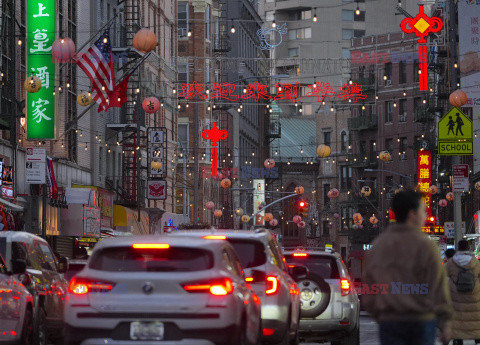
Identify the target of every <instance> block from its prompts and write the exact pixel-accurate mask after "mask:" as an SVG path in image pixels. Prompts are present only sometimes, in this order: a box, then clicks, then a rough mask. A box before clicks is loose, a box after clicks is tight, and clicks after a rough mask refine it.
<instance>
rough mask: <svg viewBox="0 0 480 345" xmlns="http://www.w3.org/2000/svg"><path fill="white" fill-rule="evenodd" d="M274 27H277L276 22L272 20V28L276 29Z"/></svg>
mask: <svg viewBox="0 0 480 345" xmlns="http://www.w3.org/2000/svg"><path fill="white" fill-rule="evenodd" d="M276 27H277V22H276V21H275V19H274V20H273V22H272V28H276Z"/></svg>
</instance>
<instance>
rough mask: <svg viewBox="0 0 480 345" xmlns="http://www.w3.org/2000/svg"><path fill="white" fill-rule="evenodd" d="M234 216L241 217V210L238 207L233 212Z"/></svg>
mask: <svg viewBox="0 0 480 345" xmlns="http://www.w3.org/2000/svg"><path fill="white" fill-rule="evenodd" d="M235 214H236V215H237V216H239V217H241V216H243V208H241V207H239V208H237V209H236V210H235Z"/></svg>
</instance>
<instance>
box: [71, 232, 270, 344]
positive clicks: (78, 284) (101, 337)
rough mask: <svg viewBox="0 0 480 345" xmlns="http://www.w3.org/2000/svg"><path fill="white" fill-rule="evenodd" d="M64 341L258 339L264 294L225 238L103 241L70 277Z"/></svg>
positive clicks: (244, 341)
mask: <svg viewBox="0 0 480 345" xmlns="http://www.w3.org/2000/svg"><path fill="white" fill-rule="evenodd" d="M65 323H66V337H65V338H66V342H65V344H66V345H72V344H81V345H97V344H118V345H128V344H142V345H143V344H151V345H154V344H159V345H160V344H162V345H163V344H165V345H167V344H178V345H227V344H228V345H230V344H232V345H246V344H257V343H258V340H259V333H260V327H261V324H260V299H259V298H258V297H257V296H256V295H255V293H254V292H253V291H252V290H250V288H249V287H248V284H247V283H246V282H245V276H244V274H243V270H242V267H241V265H240V261H239V259H238V258H237V255H236V254H235V251H234V249H233V248H232V246H231V245H230V244H229V243H228V242H226V241H209V240H206V239H197V238H190V239H185V238H173V237H171V238H167V237H165V236H163V237H160V236H154V235H150V236H138V237H124V238H116V239H104V240H102V241H101V242H99V243H98V244H97V245H96V246H95V248H94V250H93V252H92V255H91V257H90V258H89V260H88V262H87V265H86V267H85V268H84V269H83V270H82V271H81V272H79V273H78V275H77V276H74V277H73V278H72V280H71V281H70V285H69V289H68V298H67V302H66V306H65Z"/></svg>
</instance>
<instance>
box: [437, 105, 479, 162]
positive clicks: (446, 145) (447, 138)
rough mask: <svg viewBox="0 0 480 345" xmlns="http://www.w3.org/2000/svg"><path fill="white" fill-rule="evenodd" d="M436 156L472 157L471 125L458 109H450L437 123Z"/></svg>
mask: <svg viewBox="0 0 480 345" xmlns="http://www.w3.org/2000/svg"><path fill="white" fill-rule="evenodd" d="M437 140H438V154H439V155H444V156H466V155H473V123H472V120H470V119H469V118H468V117H467V116H466V115H465V114H464V113H463V112H462V111H461V110H460V109H459V108H452V109H450V111H449V112H448V113H446V114H445V115H444V116H443V117H442V118H441V119H440V121H439V122H438V136H437Z"/></svg>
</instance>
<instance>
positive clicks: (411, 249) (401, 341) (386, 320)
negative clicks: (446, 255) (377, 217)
mask: <svg viewBox="0 0 480 345" xmlns="http://www.w3.org/2000/svg"><path fill="white" fill-rule="evenodd" d="M392 209H393V212H394V213H395V217H396V219H397V222H398V224H393V225H391V226H389V227H388V228H387V230H386V231H384V232H383V233H381V234H380V236H378V238H377V239H376V240H375V241H374V242H373V245H372V248H371V249H370V250H369V251H368V252H367V255H366V267H365V274H364V279H363V281H364V283H366V284H368V285H369V286H382V285H381V284H383V286H387V285H388V288H387V289H380V292H379V293H378V294H366V295H364V296H363V298H364V302H365V306H366V309H367V311H368V312H369V313H370V314H371V315H372V316H373V317H374V318H375V320H376V321H377V322H378V323H379V326H380V327H379V329H380V342H381V344H382V345H434V344H435V328H436V327H438V328H439V329H440V330H441V338H442V339H441V340H442V341H443V342H444V343H447V342H448V341H449V340H450V327H449V319H450V317H451V314H452V312H453V309H452V305H451V301H450V295H449V289H448V281H447V275H446V272H445V270H444V267H443V265H442V259H441V257H440V252H439V249H438V247H437V246H436V245H435V244H434V243H433V242H432V241H431V240H430V239H429V238H428V237H427V236H426V235H425V234H424V233H422V230H421V228H422V226H424V225H425V219H426V212H425V204H424V203H423V202H422V196H421V194H419V193H417V192H415V191H404V192H399V193H398V194H396V195H395V197H394V198H393V202H392ZM374 284H375V285H374ZM377 284H378V285H377ZM418 287H419V288H418ZM384 290H386V291H384ZM371 291H373V289H371Z"/></svg>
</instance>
